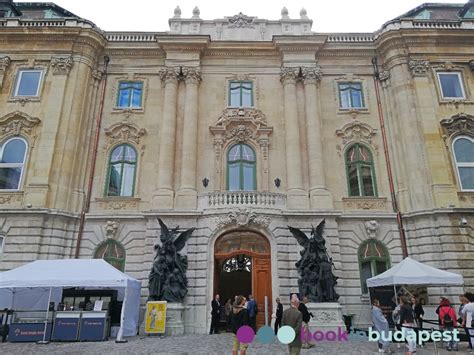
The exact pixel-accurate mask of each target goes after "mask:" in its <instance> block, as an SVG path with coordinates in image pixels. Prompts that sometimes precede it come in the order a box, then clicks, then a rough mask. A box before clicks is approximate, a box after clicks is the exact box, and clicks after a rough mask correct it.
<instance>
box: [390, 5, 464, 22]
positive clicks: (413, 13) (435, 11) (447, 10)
mask: <svg viewBox="0 0 474 355" xmlns="http://www.w3.org/2000/svg"><path fill="white" fill-rule="evenodd" d="M469 4H471V3H470V2H468V3H466V4H464V3H462V4H443V3H424V4H421V5H420V6H417V7H415V8H414V9H412V10H410V11H408V12H406V13H404V14H403V15H401V16H398V17H396V18H394V19H393V20H402V19H415V18H419V19H426V20H453V21H457V20H459V19H460V18H462V14H461V12H462V11H463V9H464V7H465V6H466V5H469ZM471 5H472V4H471ZM424 14H429V17H424V16H423V15H424ZM393 20H392V21H393Z"/></svg>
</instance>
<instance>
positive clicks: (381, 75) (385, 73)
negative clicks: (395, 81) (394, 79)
mask: <svg viewBox="0 0 474 355" xmlns="http://www.w3.org/2000/svg"><path fill="white" fill-rule="evenodd" d="M389 78H390V72H389V71H388V70H382V71H381V72H380V73H379V80H380V81H385V80H387V79H389Z"/></svg>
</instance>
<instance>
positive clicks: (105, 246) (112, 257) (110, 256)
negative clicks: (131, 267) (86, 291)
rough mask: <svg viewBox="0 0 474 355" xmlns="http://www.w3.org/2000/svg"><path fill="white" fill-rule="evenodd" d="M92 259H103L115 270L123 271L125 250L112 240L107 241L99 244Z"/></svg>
mask: <svg viewBox="0 0 474 355" xmlns="http://www.w3.org/2000/svg"><path fill="white" fill-rule="evenodd" d="M94 259H104V260H105V261H107V262H108V263H109V264H110V265H112V266H113V267H115V268H116V269H118V270H120V271H123V270H124V269H125V249H124V247H123V246H122V244H120V243H119V242H117V241H116V240H114V239H107V240H106V241H105V242H103V243H101V244H99V246H98V247H97V249H96V250H95V253H94Z"/></svg>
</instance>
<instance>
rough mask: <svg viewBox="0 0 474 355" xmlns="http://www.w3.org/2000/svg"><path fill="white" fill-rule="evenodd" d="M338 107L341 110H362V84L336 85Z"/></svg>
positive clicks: (363, 105)
mask: <svg viewBox="0 0 474 355" xmlns="http://www.w3.org/2000/svg"><path fill="white" fill-rule="evenodd" d="M338 89H339V107H340V108H342V109H350V108H364V107H365V104H364V95H363V93H362V83H357V82H351V83H338Z"/></svg>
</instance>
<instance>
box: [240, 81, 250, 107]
mask: <svg viewBox="0 0 474 355" xmlns="http://www.w3.org/2000/svg"><path fill="white" fill-rule="evenodd" d="M241 106H243V107H252V85H250V87H249V88H248V89H245V88H243V89H242V105H241Z"/></svg>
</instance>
